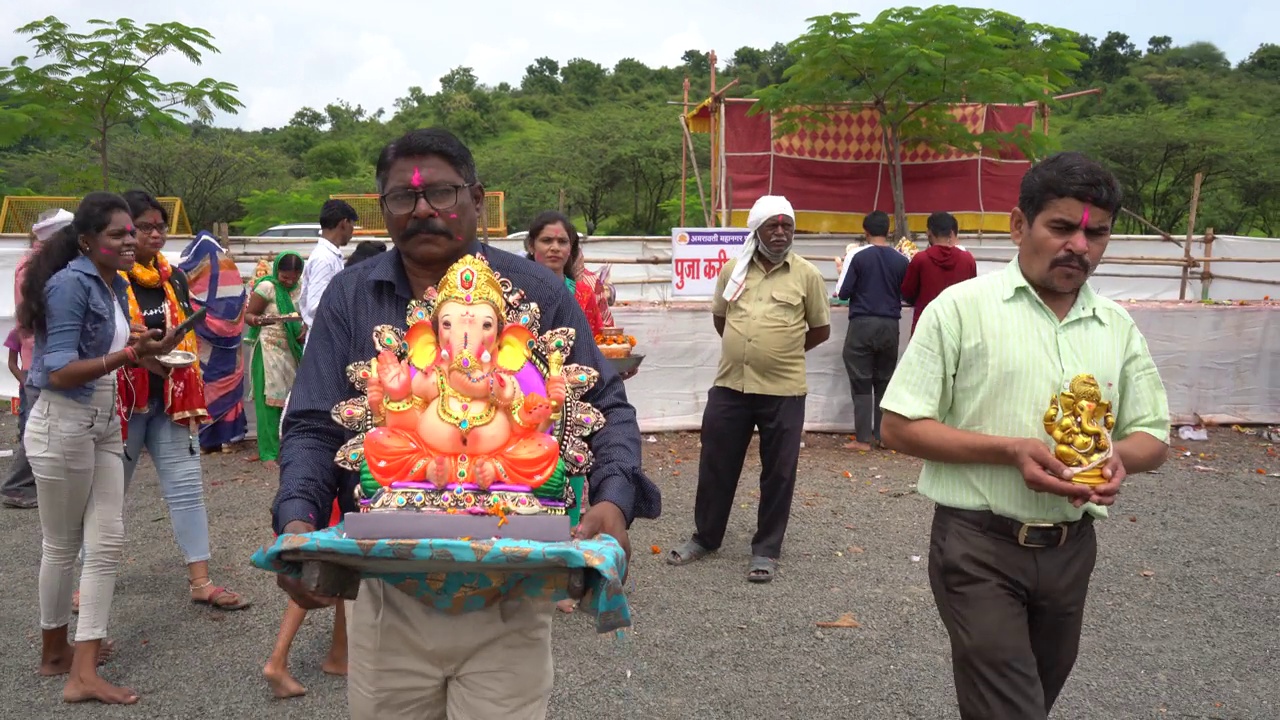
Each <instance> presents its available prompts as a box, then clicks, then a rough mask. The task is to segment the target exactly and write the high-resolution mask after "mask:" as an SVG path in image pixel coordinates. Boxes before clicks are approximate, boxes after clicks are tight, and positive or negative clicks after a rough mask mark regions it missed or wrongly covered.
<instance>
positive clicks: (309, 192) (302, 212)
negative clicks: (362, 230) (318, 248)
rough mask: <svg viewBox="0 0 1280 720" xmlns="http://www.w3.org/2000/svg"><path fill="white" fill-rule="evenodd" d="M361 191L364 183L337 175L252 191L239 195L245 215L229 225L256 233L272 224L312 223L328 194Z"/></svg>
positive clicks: (363, 188)
mask: <svg viewBox="0 0 1280 720" xmlns="http://www.w3.org/2000/svg"><path fill="white" fill-rule="evenodd" d="M365 191H367V186H364V187H362V186H361V185H360V184H359V183H358V182H355V181H350V180H341V179H338V178H327V179H324V180H311V181H304V182H300V183H298V184H296V185H295V186H293V187H292V188H289V189H287V190H277V189H274V188H273V189H270V190H254V191H252V192H250V193H249V194H248V195H246V196H244V197H242V198H240V204H241V205H243V206H244V210H245V214H244V217H243V218H241V219H240V220H239V221H237V222H235V223H232V226H233V227H235V228H236V229H237V230H239V231H240V232H242V233H244V234H246V235H256V234H258V233H260V232H262V231H263V230H266V229H267V228H269V227H271V226H272V225H283V224H286V223H297V222H315V218H317V217H319V216H320V207H321V206H322V205H324V201H325V200H328V199H329V196H330V195H338V194H342V193H359V192H365Z"/></svg>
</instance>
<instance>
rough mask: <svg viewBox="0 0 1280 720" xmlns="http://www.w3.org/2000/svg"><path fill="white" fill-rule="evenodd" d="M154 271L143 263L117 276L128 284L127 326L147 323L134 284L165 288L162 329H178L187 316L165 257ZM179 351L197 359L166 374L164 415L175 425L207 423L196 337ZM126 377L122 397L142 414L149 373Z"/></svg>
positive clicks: (181, 344) (134, 372)
mask: <svg viewBox="0 0 1280 720" xmlns="http://www.w3.org/2000/svg"><path fill="white" fill-rule="evenodd" d="M153 265H154V267H148V266H144V265H143V264H142V263H134V265H133V267H132V268H130V269H129V271H128V272H127V273H124V272H122V273H120V274H121V276H123V277H124V278H125V279H126V280H128V281H129V286H128V289H127V290H126V293H127V295H128V299H129V323H130V324H131V325H140V326H145V325H146V321H145V320H144V319H143V317H142V308H141V306H139V305H138V296H137V295H136V294H135V293H134V291H133V285H134V283H137V284H138V285H139V286H141V287H145V288H157V287H162V288H164V297H165V302H164V312H165V323H164V326H165V329H166V330H171V329H173V328H175V327H177V326H179V325H181V324H182V323H183V322H184V321H185V320H186V319H187V315H186V313H185V312H184V311H183V309H182V303H180V302H178V293H177V291H176V290H175V289H174V284H173V281H172V278H173V268H172V266H170V265H169V261H168V260H167V259H166V258H165V256H164V253H156V258H155V260H154V262H153ZM177 349H178V350H182V351H184V352H189V353H191V354H192V355H194V356H195V357H196V361H195V363H194V364H193V365H192V366H191V367H188V368H176V369H174V370H173V371H171V372H170V373H169V377H167V378H165V381H164V411H165V414H167V415H169V416H170V417H171V418H173V420H174V421H175V422H178V421H183V420H193V421H197V422H199V421H203V420H206V419H208V417H209V412H208V411H207V410H206V409H205V401H204V381H203V379H202V378H201V375H200V353H199V347H198V346H197V345H196V333H195V330H192V331H190V332H188V333H187V334H186V336H184V337H183V338H182V340H181V341H180V342H179V343H178V347H177ZM127 371H128V375H127V376H126V378H125V384H126V385H127V387H123V388H122V392H121V395H122V396H125V397H131V398H132V399H133V402H132V403H131V406H132V408H133V411H134V412H143V411H145V410H146V409H147V405H148V404H149V402H150V400H151V398H150V397H148V396H149V390H150V387H151V382H150V371H148V370H147V369H146V368H141V367H135V368H128V369H127Z"/></svg>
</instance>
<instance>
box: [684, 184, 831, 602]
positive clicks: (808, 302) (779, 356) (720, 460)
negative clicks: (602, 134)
mask: <svg viewBox="0 0 1280 720" xmlns="http://www.w3.org/2000/svg"><path fill="white" fill-rule="evenodd" d="M747 227H748V229H750V230H751V235H750V236H749V237H748V238H747V242H746V244H745V245H744V247H743V251H742V255H741V256H739V257H738V258H737V259H735V260H732V261H730V262H729V263H728V264H726V265H725V266H724V268H722V269H721V271H720V276H719V279H718V280H717V282H716V295H715V300H714V301H713V304H712V307H711V316H712V321H713V322H714V323H715V328H716V332H717V333H719V334H720V337H721V357H720V367H719V370H718V372H717V373H716V380H715V385H714V386H713V387H712V388H711V390H710V392H708V393H707V406H706V409H705V410H704V411H703V415H702V456H701V459H700V460H699V462H698V495H697V499H696V500H695V502H694V508H693V520H694V526H695V528H696V531H695V532H694V534H693V538H692V539H690V540H689V541H688V542H686V543H685V544H684V545H682V546H680V547H678V548H676V549H675V550H672V551H671V553H670V555H669V556H668V557H667V562H669V563H671V564H672V565H687V564H689V563H691V562H694V561H696V560H700V559H702V558H703V557H705V556H706V555H707V554H708V553H711V552H714V551H715V550H717V549H719V547H720V543H721V542H722V541H723V540H724V533H725V529H726V527H727V526H728V524H729V511H730V510H731V509H732V508H733V496H734V493H735V492H737V489H738V477H739V476H740V475H741V474H742V463H743V462H744V461H745V460H746V457H747V446H748V445H750V443H751V436H752V434H753V432H754V431H755V430H756V428H759V430H760V464H761V468H760V509H759V513H758V516H757V525H756V534H755V538H754V539H753V540H752V541H751V555H752V557H751V563H750V565H749V566H748V569H747V579H748V580H750V581H751V582H757V583H760V582H769V581H770V580H773V577H774V575H775V574H776V573H777V569H778V558H779V557H780V556H781V555H782V539H783V536H784V535H785V534H786V531H787V521H788V520H789V519H790V516H791V498H792V495H793V494H794V492H795V487H796V464H797V463H798V461H799V459H800V439H801V437H802V436H803V434H804V401H805V395H806V394H807V393H808V386H807V383H806V375H805V364H804V356H805V353H807V352H808V351H810V350H812V349H813V348H815V347H817V346H818V345H820V344H821V343H823V342H825V341H826V340H827V338H829V337H831V311H830V302H831V301H830V295H829V293H828V292H827V284H826V281H825V280H823V278H822V273H821V272H820V271H819V270H818V269H817V268H816V267H814V265H813V264H812V263H810V262H809V261H808V260H805V259H804V258H802V257H800V256H799V255H797V254H795V253H793V252H792V251H791V242H792V240H793V238H794V237H795V229H796V223H795V211H794V210H792V208H791V203H789V202H787V200H786V198H783V197H781V196H773V195H766V196H764V197H762V198H760V199H759V200H758V201H756V204H755V206H754V207H752V208H751V213H750V215H749V216H748V219H747Z"/></svg>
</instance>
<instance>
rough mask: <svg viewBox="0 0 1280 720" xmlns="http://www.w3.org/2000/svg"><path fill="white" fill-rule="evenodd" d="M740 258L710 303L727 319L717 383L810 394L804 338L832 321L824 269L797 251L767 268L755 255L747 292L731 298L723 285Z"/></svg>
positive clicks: (756, 392) (723, 275) (727, 268)
mask: <svg viewBox="0 0 1280 720" xmlns="http://www.w3.org/2000/svg"><path fill="white" fill-rule="evenodd" d="M737 262H738V261H737V259H734V260H730V261H729V262H728V263H726V264H725V266H724V267H723V268H722V269H721V270H720V277H719V278H718V279H717V280H716V295H715V300H714V301H713V303H712V305H711V313H712V314H713V315H715V316H716V317H722V318H724V319H725V322H724V337H722V338H721V340H720V368H719V370H718V371H717V372H716V381H715V384H716V385H717V386H718V387H726V388H729V389H731V390H737V391H738V392H742V393H748V394H752V395H782V396H795V395H806V394H808V392H809V385H808V382H807V378H806V373H805V365H804V337H805V334H806V333H807V332H808V331H809V330H810V329H811V328H818V327H826V326H827V325H830V324H831V299H830V293H829V292H828V291H827V283H826V281H825V280H823V279H822V273H821V272H819V270H818V268H816V267H814V265H813V263H811V262H809V261H808V260H805V259H804V258H802V257H800V256H799V255H796V254H795V253H794V252H793V253H790V254H789V255H787V258H786V259H785V260H783V261H782V264H781V265H778V266H777V267H775V268H773V269H772V270H770V271H769V272H767V273H766V272H765V270H764V266H762V265H761V264H760V258H759V257H754V258H752V260H751V267H750V268H749V269H748V270H747V279H746V284H745V287H744V288H743V290H742V294H741V295H739V296H738V299H737V300H736V301H734V302H729V301H727V300H725V299H724V289H725V286H726V285H728V283H729V277H730V276H731V275H733V266H734V265H735V264H736V263H737Z"/></svg>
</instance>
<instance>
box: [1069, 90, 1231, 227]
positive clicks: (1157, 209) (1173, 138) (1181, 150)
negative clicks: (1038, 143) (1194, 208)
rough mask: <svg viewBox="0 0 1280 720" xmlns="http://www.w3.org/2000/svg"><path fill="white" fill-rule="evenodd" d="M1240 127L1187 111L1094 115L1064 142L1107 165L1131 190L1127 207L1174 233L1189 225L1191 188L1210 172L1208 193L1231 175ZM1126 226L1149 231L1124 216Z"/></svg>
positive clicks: (1072, 131)
mask: <svg viewBox="0 0 1280 720" xmlns="http://www.w3.org/2000/svg"><path fill="white" fill-rule="evenodd" d="M1237 132H1238V128H1237V127H1235V126H1233V125H1232V124H1231V123H1229V122H1223V121H1212V120H1208V119H1205V118H1203V117H1197V116H1196V115H1195V114H1193V113H1189V112H1187V111H1186V110H1183V109H1168V108H1158V109H1156V110H1154V111H1152V112H1148V113H1142V114H1136V113H1135V114H1127V115H1114V116H1100V117H1092V118H1089V119H1088V120H1085V121H1083V122H1081V123H1079V124H1078V125H1076V126H1073V127H1072V128H1071V131H1070V132H1069V133H1067V134H1065V135H1064V136H1063V138H1062V143H1063V146H1064V147H1066V148H1067V149H1070V150H1079V151H1081V152H1083V153H1086V154H1088V155H1090V156H1091V157H1095V158H1098V159H1099V160H1101V161H1102V162H1104V163H1106V164H1107V165H1108V166H1109V167H1110V168H1111V170H1112V172H1114V173H1115V174H1116V177H1117V178H1118V179H1119V180H1120V182H1121V184H1122V185H1123V187H1124V191H1125V207H1126V208H1128V209H1129V210H1131V211H1133V212H1134V213H1136V214H1138V215H1141V216H1142V217H1144V218H1146V219H1147V220H1149V221H1151V222H1152V223H1154V224H1155V225H1156V226H1157V227H1160V228H1163V229H1165V230H1167V231H1170V232H1178V231H1179V229H1180V228H1181V227H1182V226H1183V225H1185V220H1186V216H1187V212H1188V207H1189V205H1190V202H1191V186H1192V182H1193V180H1194V178H1195V175H1196V173H1197V172H1203V173H1204V174H1205V180H1204V186H1203V188H1204V192H1205V193H1208V192H1209V191H1210V190H1211V189H1213V188H1214V186H1215V185H1217V184H1218V183H1219V182H1220V181H1221V180H1224V179H1225V177H1226V176H1227V175H1228V174H1229V172H1230V170H1231V165H1230V163H1229V162H1228V161H1229V155H1230V151H1229V150H1228V147H1229V145H1230V144H1231V141H1230V138H1231V137H1233V136H1235V135H1236V133H1237ZM1120 226H1121V227H1124V228H1127V229H1130V230H1135V231H1138V232H1143V231H1145V230H1144V229H1142V228H1140V226H1138V225H1136V224H1135V222H1134V221H1131V220H1129V219H1127V218H1122V219H1121V222H1120Z"/></svg>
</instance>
